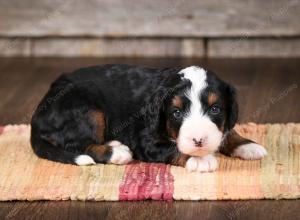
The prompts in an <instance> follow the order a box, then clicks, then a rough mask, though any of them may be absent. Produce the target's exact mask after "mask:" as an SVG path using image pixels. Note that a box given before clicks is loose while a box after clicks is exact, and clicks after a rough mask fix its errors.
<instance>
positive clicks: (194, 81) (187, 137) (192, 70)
mask: <svg viewBox="0 0 300 220" xmlns="http://www.w3.org/2000/svg"><path fill="white" fill-rule="evenodd" d="M179 74H182V79H183V80H184V79H186V80H189V81H190V82H191V87H190V88H188V89H187V90H186V91H185V95H186V97H187V98H188V99H189V100H190V101H191V105H190V108H189V111H188V112H186V114H185V117H184V119H183V122H182V125H181V127H180V130H179V136H178V139H177V143H178V144H177V146H178V148H179V150H180V151H181V152H182V153H184V154H189V155H193V154H195V152H196V151H199V148H198V147H197V146H195V144H194V140H198V141H199V140H201V142H202V147H201V150H202V151H203V153H210V152H215V151H216V150H217V149H218V147H219V145H220V143H221V140H222V132H221V131H219V129H218V127H217V126H216V124H215V123H213V122H212V121H211V119H210V117H209V116H208V115H206V114H204V110H205V109H203V106H202V105H201V101H200V98H201V94H202V93H203V91H204V90H205V88H206V87H207V86H208V85H207V82H206V79H207V73H206V71H205V70H204V69H202V68H200V67H197V66H191V67H188V68H185V69H183V70H181V71H180V72H179ZM197 155H198V154H197Z"/></svg>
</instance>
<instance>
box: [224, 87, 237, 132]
mask: <svg viewBox="0 0 300 220" xmlns="http://www.w3.org/2000/svg"><path fill="white" fill-rule="evenodd" d="M226 93H227V101H228V106H227V112H226V121H225V130H226V131H229V130H231V129H232V128H233V127H234V125H235V123H236V122H237V120H238V112H239V108H238V103H237V101H236V91H235V88H234V87H232V86H231V85H229V84H227V88H226Z"/></svg>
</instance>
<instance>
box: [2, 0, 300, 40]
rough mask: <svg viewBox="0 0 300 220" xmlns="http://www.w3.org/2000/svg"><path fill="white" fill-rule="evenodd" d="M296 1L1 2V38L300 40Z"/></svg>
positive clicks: (74, 0) (72, 0)
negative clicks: (260, 38) (145, 37)
mask: <svg viewBox="0 0 300 220" xmlns="http://www.w3.org/2000/svg"><path fill="white" fill-rule="evenodd" d="M299 14H300V3H299V1H298V0H289V1H280V0H271V1H260V0H252V1H239V0H226V1H221V2H220V1H218V0H202V1H189V0H166V1H160V0H153V1H139V0H130V1H122V0H114V1H105V0H89V1H88V2H84V1H80V0H66V1H63V0H41V1H35V0H24V1H18V0H10V1H5V0H1V1H0V20H1V23H0V35H1V36H13V37H16V36H27V37H29V36H34V37H42V36H97V37H99V36H102V37H103V36H104V37H108V36H113V37H137V36H173V37H186V36H192V37H220V36H244V35H248V36H299V34H300V26H299Z"/></svg>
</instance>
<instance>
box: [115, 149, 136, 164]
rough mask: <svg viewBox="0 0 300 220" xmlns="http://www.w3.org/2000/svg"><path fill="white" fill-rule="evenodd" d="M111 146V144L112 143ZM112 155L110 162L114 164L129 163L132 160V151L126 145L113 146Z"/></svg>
mask: <svg viewBox="0 0 300 220" xmlns="http://www.w3.org/2000/svg"><path fill="white" fill-rule="evenodd" d="M110 146H111V145H110ZM111 147H112V155H111V158H110V163H113V164H127V163H129V162H130V161H132V153H131V151H130V149H129V147H127V146H126V145H122V144H121V145H118V146H111Z"/></svg>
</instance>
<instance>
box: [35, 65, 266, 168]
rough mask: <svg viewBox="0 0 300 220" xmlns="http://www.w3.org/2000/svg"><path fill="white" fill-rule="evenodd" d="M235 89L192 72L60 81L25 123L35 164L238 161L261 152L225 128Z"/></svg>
mask: <svg viewBox="0 0 300 220" xmlns="http://www.w3.org/2000/svg"><path fill="white" fill-rule="evenodd" d="M237 118H238V105H237V102H236V98H235V90H234V88H233V87H232V86H231V85H229V84H227V83H225V82H224V81H222V80H221V79H219V78H218V77H217V76H216V75H215V74H214V73H212V72H210V71H207V70H204V69H202V68H200V67H197V66H191V67H187V68H185V69H176V68H166V69H151V68H143V67H137V66H129V65H104V66H94V67H89V68H82V69H79V70H77V71H75V72H73V73H71V74H65V75H62V76H61V77H59V78H58V79H57V80H56V81H55V82H54V83H53V84H52V85H51V88H50V90H49V91H48V93H47V94H46V95H45V97H44V98H43V99H42V101H41V103H40V104H39V106H38V108H37V110H36V112H35V113H34V115H33V117H32V121H31V126H32V131H31V144H32V148H33V150H34V152H35V153H36V154H37V155H38V156H39V157H42V158H45V159H49V160H53V161H57V162H62V163H71V164H77V165H90V164H95V163H113V164H127V163H129V162H130V161H131V160H133V159H136V160H141V161H145V162H163V163H169V164H173V165H178V166H183V167H186V168H187V169H188V170H190V171H200V172H203V171H204V172H205V171H214V170H216V168H217V160H216V158H215V157H214V153H215V152H217V151H219V152H221V153H223V154H225V155H228V156H235V157H240V158H243V159H260V158H262V157H264V156H265V155H266V154H267V152H266V150H265V148H263V147H262V146H260V145H259V144H256V143H254V142H253V141H251V140H248V139H245V138H242V137H240V136H239V135H238V134H237V133H236V132H235V131H234V130H233V129H232V128H233V127H234V125H235V123H236V121H237Z"/></svg>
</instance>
